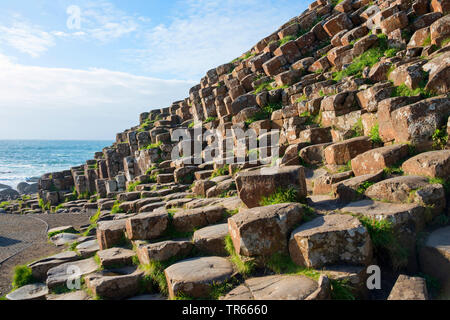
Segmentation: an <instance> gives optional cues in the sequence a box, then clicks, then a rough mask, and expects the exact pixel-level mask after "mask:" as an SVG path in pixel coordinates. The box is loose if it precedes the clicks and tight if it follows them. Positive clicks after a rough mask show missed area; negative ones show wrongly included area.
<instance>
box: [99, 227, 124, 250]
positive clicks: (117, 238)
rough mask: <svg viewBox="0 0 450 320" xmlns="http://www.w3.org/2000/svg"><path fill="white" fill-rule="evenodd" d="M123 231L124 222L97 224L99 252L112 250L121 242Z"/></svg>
mask: <svg viewBox="0 0 450 320" xmlns="http://www.w3.org/2000/svg"><path fill="white" fill-rule="evenodd" d="M125 231H126V221H125V220H113V221H102V222H99V223H98V226H97V241H98V245H99V247H100V250H106V249H109V248H112V247H114V246H115V245H117V244H120V243H121V242H123V239H124V237H125Z"/></svg>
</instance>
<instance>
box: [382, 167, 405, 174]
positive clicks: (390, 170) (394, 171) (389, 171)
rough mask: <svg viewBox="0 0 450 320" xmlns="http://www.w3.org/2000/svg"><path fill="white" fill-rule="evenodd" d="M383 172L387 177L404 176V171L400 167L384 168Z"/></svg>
mask: <svg viewBox="0 0 450 320" xmlns="http://www.w3.org/2000/svg"><path fill="white" fill-rule="evenodd" d="M383 171H384V174H385V175H386V176H392V175H400V176H402V175H403V174H404V172H403V169H402V168H401V167H400V166H391V167H387V168H384V169H383Z"/></svg>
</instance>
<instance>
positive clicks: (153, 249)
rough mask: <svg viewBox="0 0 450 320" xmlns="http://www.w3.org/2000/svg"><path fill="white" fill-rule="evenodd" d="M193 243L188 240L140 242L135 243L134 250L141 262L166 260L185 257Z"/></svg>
mask: <svg viewBox="0 0 450 320" xmlns="http://www.w3.org/2000/svg"><path fill="white" fill-rule="evenodd" d="M193 247H194V245H193V244H192V242H191V241H189V240H167V241H162V242H156V243H150V244H147V243H141V244H139V245H137V248H136V252H137V255H138V258H139V261H140V262H141V264H144V265H145V264H149V263H150V261H166V260H169V259H171V258H173V257H186V256H187V255H189V253H190V252H191V251H192V249H193Z"/></svg>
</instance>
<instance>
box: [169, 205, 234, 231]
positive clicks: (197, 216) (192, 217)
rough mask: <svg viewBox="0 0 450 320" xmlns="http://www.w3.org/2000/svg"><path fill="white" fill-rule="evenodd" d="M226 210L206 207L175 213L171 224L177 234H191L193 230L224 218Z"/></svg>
mask: <svg viewBox="0 0 450 320" xmlns="http://www.w3.org/2000/svg"><path fill="white" fill-rule="evenodd" d="M225 214H226V210H225V208H224V207H222V206H208V207H202V208H198V209H190V210H180V211H177V212H176V213H175V214H174V216H173V218H172V224H173V226H174V227H175V230H177V231H179V232H193V231H194V230H195V229H198V228H202V227H206V226H209V225H212V224H215V223H218V222H219V221H221V220H223V219H224V218H225Z"/></svg>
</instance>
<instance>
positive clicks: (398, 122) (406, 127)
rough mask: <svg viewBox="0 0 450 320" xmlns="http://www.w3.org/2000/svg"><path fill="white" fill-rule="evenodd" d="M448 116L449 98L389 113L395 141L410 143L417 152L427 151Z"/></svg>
mask: <svg viewBox="0 0 450 320" xmlns="http://www.w3.org/2000/svg"><path fill="white" fill-rule="evenodd" d="M449 116H450V98H447V97H445V96H437V97H433V98H429V99H425V100H421V101H419V102H416V103H414V104H411V105H408V106H404V107H401V108H398V109H396V110H394V111H393V112H392V113H391V121H392V125H393V128H394V130H395V141H396V142H398V143H408V142H410V143H412V144H413V145H414V146H416V149H418V150H427V149H429V148H430V147H431V146H432V144H433V141H432V136H433V134H434V132H435V131H436V129H440V128H442V127H443V126H444V125H445V124H446V123H447V120H448V117H449Z"/></svg>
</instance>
